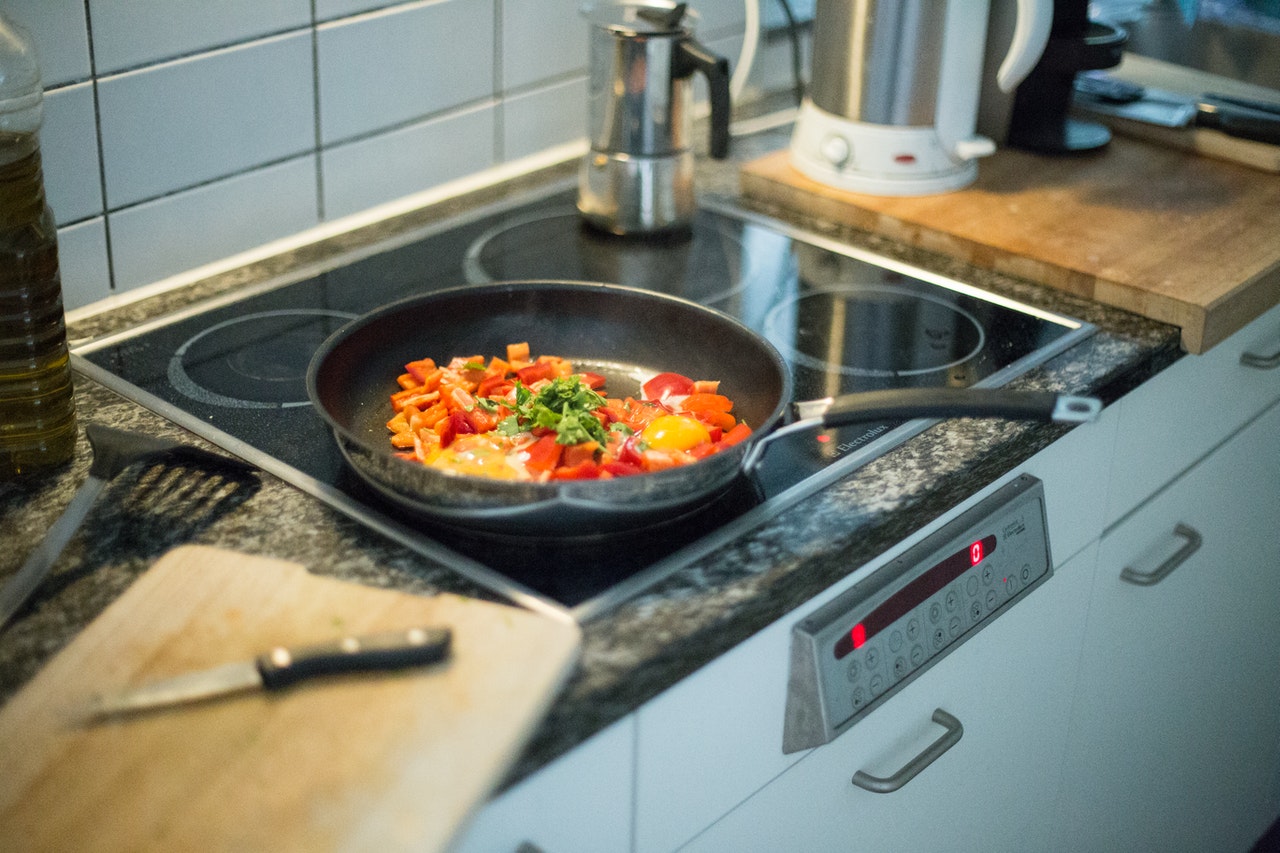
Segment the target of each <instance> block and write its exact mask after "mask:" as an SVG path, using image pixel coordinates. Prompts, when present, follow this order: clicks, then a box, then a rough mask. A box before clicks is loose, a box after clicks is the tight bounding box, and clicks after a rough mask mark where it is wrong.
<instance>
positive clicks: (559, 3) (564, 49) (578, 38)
mask: <svg viewBox="0 0 1280 853" xmlns="http://www.w3.org/2000/svg"><path fill="white" fill-rule="evenodd" d="M580 5H581V2H580V0H502V54H501V62H502V88H503V89H519V88H521V87H522V86H529V85H531V84H534V83H537V82H539V81H543V80H547V79H549V78H553V77H559V76H563V75H565V74H584V75H585V74H586V71H587V22H586V19H585V18H583V17H582V16H581V15H580V14H578V8H579V6H580Z"/></svg>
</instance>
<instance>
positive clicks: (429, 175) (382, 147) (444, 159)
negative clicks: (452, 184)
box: [320, 101, 496, 219]
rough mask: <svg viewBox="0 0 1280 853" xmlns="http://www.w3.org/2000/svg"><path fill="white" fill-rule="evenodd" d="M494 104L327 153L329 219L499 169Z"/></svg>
mask: <svg viewBox="0 0 1280 853" xmlns="http://www.w3.org/2000/svg"><path fill="white" fill-rule="evenodd" d="M495 109H496V107H495V105H494V104H493V102H492V101H490V102H486V103H485V104H483V105H481V106H479V107H473V108H471V109H469V110H464V111H462V112H454V113H450V114H449V115H447V116H445V117H443V118H437V119H432V120H430V121H424V122H418V123H416V124H413V125H410V126H408V127H403V128H399V129H397V130H394V131H391V132H390V133H382V134H378V135H376V136H369V137H365V138H363V139H358V140H356V141H355V142H350V143H347V144H345V145H336V146H333V147H331V148H327V149H325V151H324V152H323V153H322V154H321V155H320V156H321V163H322V166H321V178H322V180H321V186H322V187H323V188H324V212H325V218H326V219H338V218H341V217H343V216H348V215H350V214H353V213H358V212H360V211H361V210H366V209H368V208H370V207H375V206H377V205H379V204H383V203H384V202H388V201H392V200H394V199H397V198H400V197H401V196H403V195H405V188H406V187H423V188H425V187H433V186H438V185H440V184H444V183H448V182H449V181H452V180H456V179H458V178H462V177H465V176H466V175H471V174H475V173H476V172H480V171H483V170H484V169H487V168H489V167H490V166H492V165H494V162H495V161H494V146H493V134H494V124H495V118H494V113H495Z"/></svg>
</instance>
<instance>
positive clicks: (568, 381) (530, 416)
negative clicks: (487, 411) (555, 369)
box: [497, 376, 608, 444]
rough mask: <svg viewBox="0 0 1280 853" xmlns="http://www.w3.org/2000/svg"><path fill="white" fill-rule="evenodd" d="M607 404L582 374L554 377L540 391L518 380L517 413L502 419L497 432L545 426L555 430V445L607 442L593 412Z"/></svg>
mask: <svg viewBox="0 0 1280 853" xmlns="http://www.w3.org/2000/svg"><path fill="white" fill-rule="evenodd" d="M604 404H605V402H604V397H601V396H600V395H599V394H597V393H596V392H595V391H592V390H591V389H590V388H588V387H587V385H586V384H585V383H584V382H583V381H582V378H581V377H579V376H565V377H560V378H558V379H553V380H551V382H549V383H548V384H547V385H546V386H545V387H543V388H542V390H540V391H539V392H538V393H537V394H534V393H533V391H531V390H530V389H529V388H527V387H526V386H525V385H524V384H523V383H521V382H517V383H516V410H515V414H514V415H511V416H510V417H507V418H503V419H502V421H500V422H499V423H498V426H497V431H498V432H500V433H502V434H503V435H515V434H516V433H518V432H525V431H528V430H531V429H533V428H534V427H545V428H546V429H550V430H554V431H555V433H556V444H582V443H584V442H587V441H595V442H599V443H600V444H604V443H605V442H606V440H607V438H608V436H607V435H606V434H605V429H604V424H602V423H601V422H600V419H599V418H597V417H596V416H595V415H594V414H592V412H594V411H595V410H596V409H598V408H600V407H601V406H603V405H604Z"/></svg>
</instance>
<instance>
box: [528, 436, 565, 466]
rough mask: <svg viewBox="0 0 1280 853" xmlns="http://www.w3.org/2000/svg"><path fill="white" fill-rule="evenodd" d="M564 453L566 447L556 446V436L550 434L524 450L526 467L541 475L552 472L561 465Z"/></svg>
mask: <svg viewBox="0 0 1280 853" xmlns="http://www.w3.org/2000/svg"><path fill="white" fill-rule="evenodd" d="M563 451H564V445H561V444H556V434H555V433H554V432H551V433H548V434H547V435H544V436H543V437H542V438H540V439H538V440H537V441H535V442H534V443H533V444H531V445H529V446H528V447H526V448H525V449H524V453H525V454H526V455H527V458H526V459H525V463H524V464H525V467H526V468H528V469H529V470H530V471H533V472H536V473H539V474H541V473H543V472H546V471H551V470H553V469H554V468H555V467H556V466H557V465H559V464H560V454H561V453H562V452H563Z"/></svg>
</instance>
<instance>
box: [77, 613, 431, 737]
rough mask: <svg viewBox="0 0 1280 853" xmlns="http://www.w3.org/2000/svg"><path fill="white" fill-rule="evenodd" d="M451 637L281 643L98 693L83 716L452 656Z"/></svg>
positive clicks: (396, 634) (420, 634)
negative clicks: (235, 658) (249, 656)
mask: <svg viewBox="0 0 1280 853" xmlns="http://www.w3.org/2000/svg"><path fill="white" fill-rule="evenodd" d="M451 640H452V632H450V630H449V629H448V628H410V629H408V630H405V631H390V632H386V633H381V634H370V635H367V636H363V637H344V638H343V639H341V640H338V641H337V642H334V643H325V644H323V645H317V646H306V647H302V648H297V649H288V648H285V647H283V646H278V647H276V648H273V649H271V650H270V651H268V652H266V653H265V654H261V655H259V656H258V657H256V658H254V659H252V660H243V661H236V662H234V663H228V664H223V665H222V666H216V667H213V668H211V669H204V670H199V671H196V672H188V673H184V674H182V675H178V676H175V677H173V678H166V679H162V680H160V681H153V682H150V683H148V684H143V685H140V686H137V687H129V688H125V689H123V690H118V691H115V692H111V693H99V694H96V695H94V696H93V697H91V698H90V700H89V706H88V708H87V709H86V714H85V717H86V719H87V720H89V721H93V720H99V719H103V718H105V717H114V716H119V715H123V714H131V713H135V712H138V711H147V710H152V709H157V708H165V707H168V706H171V705H177V704H182V703H188V702H198V701H201V700H205V699H211V698H214V697H217V696H225V695H229V694H233V693H240V692H244V691H247V690H272V691H274V690H280V689H282V688H284V687H288V686H289V685H292V684H296V683H297V682H299V681H304V680H306V679H309V678H315V677H317V676H325V675H337V674H340V673H355V672H368V671H378V670H393V669H401V668H404V667H409V666H420V665H423V664H429V663H435V662H437V661H440V660H443V659H444V658H445V657H446V656H447V655H448V653H449V645H450V642H451Z"/></svg>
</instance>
